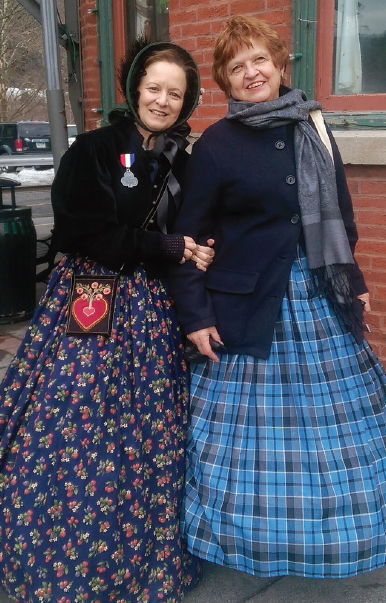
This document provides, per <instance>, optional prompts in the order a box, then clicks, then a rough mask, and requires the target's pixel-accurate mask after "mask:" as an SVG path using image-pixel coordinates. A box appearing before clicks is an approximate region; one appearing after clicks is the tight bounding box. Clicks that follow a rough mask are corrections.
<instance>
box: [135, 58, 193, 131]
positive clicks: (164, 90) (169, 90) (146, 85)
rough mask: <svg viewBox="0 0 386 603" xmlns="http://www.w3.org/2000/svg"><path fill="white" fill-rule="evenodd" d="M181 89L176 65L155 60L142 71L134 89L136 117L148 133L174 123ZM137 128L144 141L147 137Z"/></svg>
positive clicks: (181, 73)
mask: <svg viewBox="0 0 386 603" xmlns="http://www.w3.org/2000/svg"><path fill="white" fill-rule="evenodd" d="M185 90H186V76H185V72H184V70H183V69H182V67H180V66H179V65H176V64H175V63H169V62H168V61H158V62H156V63H152V64H151V65H149V66H148V67H147V68H146V74H145V75H144V76H143V77H142V79H141V81H140V84H139V86H138V92H139V99H138V116H139V118H140V120H141V122H142V123H143V124H144V125H145V126H146V128H148V130H149V131H150V132H161V131H163V130H167V129H168V128H170V127H171V126H172V125H173V124H174V123H175V122H176V121H177V119H178V116H179V114H180V111H181V109H182V105H183V103H184V94H185ZM137 127H138V129H139V131H140V132H141V134H143V135H144V136H145V137H146V138H147V137H148V136H149V132H146V131H144V129H143V128H142V127H141V126H137Z"/></svg>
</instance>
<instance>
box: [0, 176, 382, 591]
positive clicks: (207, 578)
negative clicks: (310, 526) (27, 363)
mask: <svg viewBox="0 0 386 603" xmlns="http://www.w3.org/2000/svg"><path fill="white" fill-rule="evenodd" d="M16 200H17V201H16V202H17V205H26V206H28V205H29V206H31V207H32V216H33V220H34V222H35V226H36V229H37V232H38V238H41V237H44V236H46V235H48V234H49V233H50V230H51V228H52V224H53V220H52V211H51V204H50V200H49V188H48V187H46V188H44V189H43V188H39V189H37V190H34V189H28V190H27V189H26V190H24V191H23V190H21V189H17V191H16ZM39 268H41V267H39ZM44 287H45V284H44V283H38V284H37V288H36V299H37V303H38V300H39V298H40V296H41V294H42V293H43V291H44ZM27 326H28V321H24V322H19V323H13V324H5V325H0V379H2V378H3V376H4V374H5V371H6V368H7V366H8V364H9V363H10V361H11V359H12V356H13V355H14V354H15V352H16V350H17V348H18V347H19V345H20V342H21V339H22V338H23V335H24V332H25V330H26V328H27ZM184 601H185V602H186V603H288V602H291V603H386V568H385V569H380V570H375V571H373V572H369V573H366V574H360V575H358V576H355V577H353V578H346V579H324V580H321V579H312V578H300V577H295V576H283V577H279V578H256V577H255V576H251V575H249V574H246V573H244V572H240V571H236V570H233V569H228V568H224V567H221V566H218V565H215V564H214V563H208V562H204V576H203V580H202V583H201V584H200V586H198V587H197V588H196V589H195V590H193V591H192V592H191V593H190V594H188V595H187V596H186V597H185V599H184ZM0 603H12V600H11V599H10V598H8V597H7V596H6V594H5V593H4V592H3V591H1V590H0ZM72 603H73V602H72ZM103 603H108V602H107V601H106V602H103ZM127 603H132V602H131V601H129V600H128V602H127ZM149 603H156V602H155V601H150V602H149Z"/></svg>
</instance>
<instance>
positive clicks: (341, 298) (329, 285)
mask: <svg viewBox="0 0 386 603" xmlns="http://www.w3.org/2000/svg"><path fill="white" fill-rule="evenodd" d="M353 270H354V266H353V264H334V265H332V266H322V267H320V268H313V269H311V270H310V272H311V278H312V280H311V286H310V287H309V290H308V296H309V299H311V298H312V297H325V298H326V299H327V300H328V302H329V303H330V305H331V306H332V309H333V310H334V312H335V314H336V315H337V316H338V318H339V319H340V320H341V322H342V323H343V325H344V326H345V327H346V329H347V330H348V331H350V332H352V333H354V332H355V331H356V330H357V329H358V327H359V328H361V329H363V321H362V320H361V319H360V318H359V317H358V313H357V311H356V308H355V306H356V305H357V304H358V303H360V302H359V300H358V298H357V295H356V294H355V292H354V290H353V288H352V285H351V283H352V280H353V279H352V275H353Z"/></svg>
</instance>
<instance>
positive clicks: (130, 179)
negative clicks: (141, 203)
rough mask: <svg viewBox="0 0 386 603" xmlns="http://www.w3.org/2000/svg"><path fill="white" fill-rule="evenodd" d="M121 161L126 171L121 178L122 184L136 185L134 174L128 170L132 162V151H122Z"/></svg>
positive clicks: (130, 186)
mask: <svg viewBox="0 0 386 603" xmlns="http://www.w3.org/2000/svg"><path fill="white" fill-rule="evenodd" d="M121 163H122V165H123V166H124V167H125V168H126V172H125V173H124V174H123V176H122V178H121V182H122V184H123V186H127V187H129V188H132V187H133V186H137V184H138V179H137V178H136V177H135V176H134V174H133V172H131V171H130V167H131V166H132V165H133V163H134V153H123V154H122V155H121Z"/></svg>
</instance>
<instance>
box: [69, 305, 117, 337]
mask: <svg viewBox="0 0 386 603" xmlns="http://www.w3.org/2000/svg"><path fill="white" fill-rule="evenodd" d="M107 310H108V306H107V302H106V300H105V299H104V298H103V297H102V298H101V299H93V300H92V302H91V306H89V300H88V299H82V298H81V297H78V298H77V299H76V300H75V301H74V303H73V304H72V315H73V317H74V318H75V320H76V322H77V323H78V325H79V326H80V327H81V328H82V329H84V330H85V331H89V330H90V329H92V327H94V326H95V325H96V324H98V322H100V321H101V320H102V318H104V317H105V316H106V314H107Z"/></svg>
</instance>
